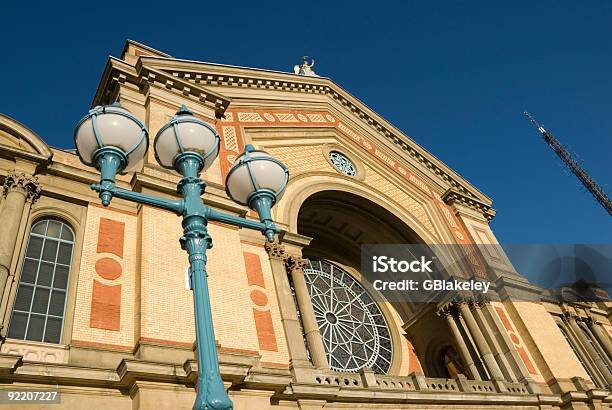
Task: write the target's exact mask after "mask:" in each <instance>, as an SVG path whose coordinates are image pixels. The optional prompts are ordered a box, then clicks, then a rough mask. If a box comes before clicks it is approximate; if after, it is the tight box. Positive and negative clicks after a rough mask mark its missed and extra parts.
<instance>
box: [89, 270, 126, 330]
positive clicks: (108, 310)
mask: <svg viewBox="0 0 612 410" xmlns="http://www.w3.org/2000/svg"><path fill="white" fill-rule="evenodd" d="M120 324H121V285H115V286H108V285H105V284H103V283H100V282H98V281H97V280H94V282H93V290H92V300H91V321H90V327H94V328H97V329H107V330H117V331H118V330H119V328H120Z"/></svg>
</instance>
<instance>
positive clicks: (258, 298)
mask: <svg viewBox="0 0 612 410" xmlns="http://www.w3.org/2000/svg"><path fill="white" fill-rule="evenodd" d="M251 301H253V303H255V304H256V305H257V306H266V304H267V303H268V297H267V296H266V294H265V293H263V292H262V291H261V290H259V289H253V290H252V291H251Z"/></svg>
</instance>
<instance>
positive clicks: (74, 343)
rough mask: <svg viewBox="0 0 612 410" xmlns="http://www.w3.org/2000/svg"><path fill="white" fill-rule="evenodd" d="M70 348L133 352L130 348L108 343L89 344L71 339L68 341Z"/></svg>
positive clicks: (85, 341)
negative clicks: (80, 347) (79, 347)
mask: <svg viewBox="0 0 612 410" xmlns="http://www.w3.org/2000/svg"><path fill="white" fill-rule="evenodd" d="M70 344H71V345H72V346H82V347H97V348H101V349H110V350H123V351H129V352H131V351H133V350H134V348H133V347H131V346H123V345H114V344H110V343H98V342H89V341H87V340H76V339H72V340H71V341H70Z"/></svg>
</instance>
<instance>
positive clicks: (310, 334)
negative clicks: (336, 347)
mask: <svg viewBox="0 0 612 410" xmlns="http://www.w3.org/2000/svg"><path fill="white" fill-rule="evenodd" d="M306 263H308V261H307V260H306V259H302V258H298V257H295V256H290V257H289V258H288V259H287V268H288V269H289V272H290V273H291V280H292V281H293V289H294V291H295V298H296V299H297V304H298V308H299V309H300V317H301V318H302V326H303V327H304V335H305V336H306V342H307V343H308V348H309V350H310V358H311V359H312V364H313V365H314V366H315V367H316V368H317V369H329V363H328V362H327V356H326V354H325V347H324V346H323V338H322V337H321V333H320V331H319V325H318V324H317V319H316V317H315V312H314V308H313V307H312V301H311V300H310V292H309V291H308V286H307V285H306V279H305V278H304V266H306Z"/></svg>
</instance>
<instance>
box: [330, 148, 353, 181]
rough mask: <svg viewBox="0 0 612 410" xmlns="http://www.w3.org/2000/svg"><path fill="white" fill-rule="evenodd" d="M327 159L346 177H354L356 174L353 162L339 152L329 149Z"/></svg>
mask: <svg viewBox="0 0 612 410" xmlns="http://www.w3.org/2000/svg"><path fill="white" fill-rule="evenodd" d="M329 160H330V161H331V163H332V165H333V166H334V167H335V168H336V169H337V170H338V172H340V173H341V174H344V175H346V176H348V177H354V176H355V175H357V167H356V166H355V164H353V162H352V161H351V160H350V159H348V158H347V157H346V156H345V155H344V154H342V153H341V152H339V151H331V152H330V153H329Z"/></svg>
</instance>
